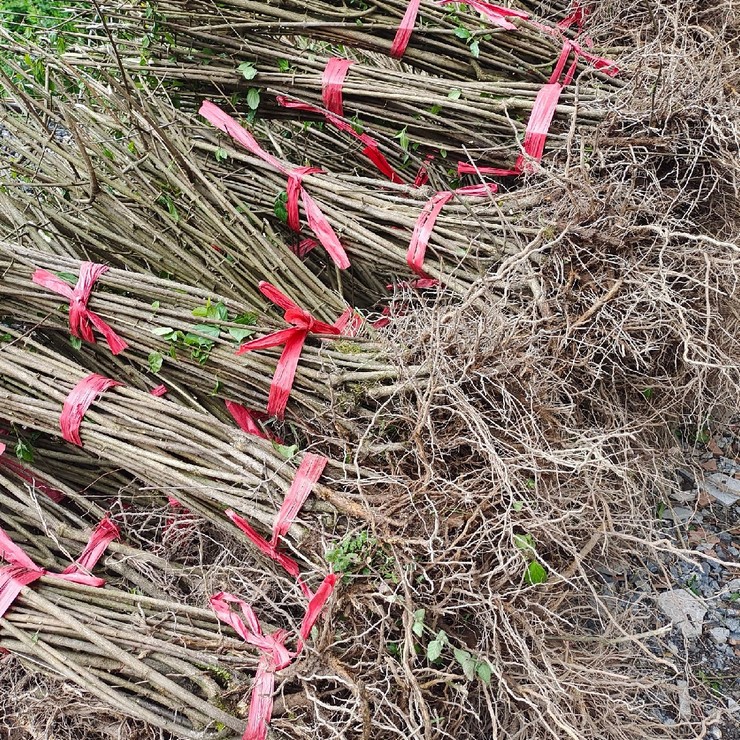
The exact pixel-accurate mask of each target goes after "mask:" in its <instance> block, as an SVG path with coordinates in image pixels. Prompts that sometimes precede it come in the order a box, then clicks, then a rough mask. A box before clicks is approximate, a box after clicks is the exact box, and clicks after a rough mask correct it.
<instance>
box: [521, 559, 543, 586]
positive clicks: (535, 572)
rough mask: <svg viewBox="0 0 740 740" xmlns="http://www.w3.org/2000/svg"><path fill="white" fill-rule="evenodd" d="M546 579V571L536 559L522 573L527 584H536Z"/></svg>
mask: <svg viewBox="0 0 740 740" xmlns="http://www.w3.org/2000/svg"><path fill="white" fill-rule="evenodd" d="M546 581H547V571H546V570H545V569H544V568H543V567H542V566H541V565H540V564H539V563H538V562H537V561H536V560H533V561H532V562H531V563H530V564H529V567H528V568H527V570H526V571H525V573H524V582H525V583H526V584H527V585H529V586H536V585H537V584H538V583H545V582H546Z"/></svg>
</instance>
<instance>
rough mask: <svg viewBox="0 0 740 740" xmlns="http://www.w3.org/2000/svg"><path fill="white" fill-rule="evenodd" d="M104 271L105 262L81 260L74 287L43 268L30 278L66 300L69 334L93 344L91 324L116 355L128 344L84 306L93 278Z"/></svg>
mask: <svg viewBox="0 0 740 740" xmlns="http://www.w3.org/2000/svg"><path fill="white" fill-rule="evenodd" d="M107 271H108V268H107V267H106V266H105V265H98V264H95V263H94V262H83V263H82V264H81V265H80V276H79V278H78V280H77V285H75V287H74V288H72V287H70V286H69V285H68V284H67V283H65V282H64V280H62V279H61V278H58V277H57V276H56V275H52V273H50V272H47V271H46V270H40V269H39V270H36V271H35V272H34V273H33V277H32V278H31V280H32V281H33V282H34V283H36V284H37V285H41V286H43V287H44V288H48V289H49V290H52V291H54V292H55V293H58V294H59V295H61V296H64V297H65V298H67V299H68V300H69V330H70V331H71V332H72V336H74V337H77V338H78V339H84V340H85V341H87V342H93V343H94V342H95V335H94V334H93V326H94V327H95V328H96V329H97V330H98V331H99V332H100V333H101V334H102V335H103V336H104V337H105V341H106V342H107V343H108V346H109V347H110V351H111V352H112V353H113V354H114V355H118V354H120V353H121V352H123V351H124V350H125V349H126V348H127V347H128V344H126V342H125V341H124V340H123V339H122V338H121V337H119V336H118V334H116V332H115V331H113V329H111V327H110V326H109V325H108V324H106V323H105V321H103V319H101V318H100V316H98V315H97V314H95V313H93V312H92V311H90V309H89V308H88V307H87V302H88V301H89V300H90V293H91V292H92V289H93V285H95V281H96V280H97V279H98V278H99V277H100V276H101V275H102V274H103V273H104V272H107Z"/></svg>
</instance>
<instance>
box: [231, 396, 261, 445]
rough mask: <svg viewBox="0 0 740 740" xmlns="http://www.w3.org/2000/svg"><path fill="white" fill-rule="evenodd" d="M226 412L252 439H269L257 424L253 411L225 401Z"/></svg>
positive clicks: (233, 402)
mask: <svg viewBox="0 0 740 740" xmlns="http://www.w3.org/2000/svg"><path fill="white" fill-rule="evenodd" d="M226 410H227V411H228V412H229V413H230V414H231V418H232V419H233V420H234V421H235V422H236V423H237V426H238V427H239V429H241V430H242V431H243V432H246V433H247V434H251V435H252V436H253V437H259V438H260V439H270V437H268V435H267V434H265V432H264V431H262V428H261V427H260V425H259V424H258V423H257V420H256V419H255V416H254V414H255V412H254V411H251V410H250V409H248V408H247V407H246V406H242V405H241V404H240V403H236V402H235V401H226Z"/></svg>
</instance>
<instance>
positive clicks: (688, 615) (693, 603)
mask: <svg viewBox="0 0 740 740" xmlns="http://www.w3.org/2000/svg"><path fill="white" fill-rule="evenodd" d="M658 606H659V607H660V610H661V611H662V612H663V613H664V614H665V615H666V616H667V617H668V618H669V619H670V620H671V622H672V623H673V624H674V625H675V626H676V627H678V628H680V630H681V632H682V633H683V636H684V637H685V638H686V639H687V640H692V639H695V638H697V637H699V636H700V635H701V631H702V625H703V622H704V617H705V615H706V613H707V609H706V607H704V606H703V605H702V603H701V602H700V601H699V600H698V599H697V598H696V597H694V596H693V595H692V594H690V593H689V592H688V591H685V590H684V589H682V588H676V589H673V590H672V591H665V592H664V593H662V594H660V595H659V596H658Z"/></svg>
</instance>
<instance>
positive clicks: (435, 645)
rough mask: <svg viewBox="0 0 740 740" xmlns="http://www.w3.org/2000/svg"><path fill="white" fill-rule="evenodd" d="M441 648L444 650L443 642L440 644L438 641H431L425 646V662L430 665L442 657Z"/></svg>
mask: <svg viewBox="0 0 740 740" xmlns="http://www.w3.org/2000/svg"><path fill="white" fill-rule="evenodd" d="M443 648H444V643H443V642H440V641H439V640H432V641H431V642H430V643H429V644H428V645H427V660H428V661H429V662H430V663H434V661H435V660H437V659H438V658H439V657H440V656H441V655H442V649H443Z"/></svg>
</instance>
